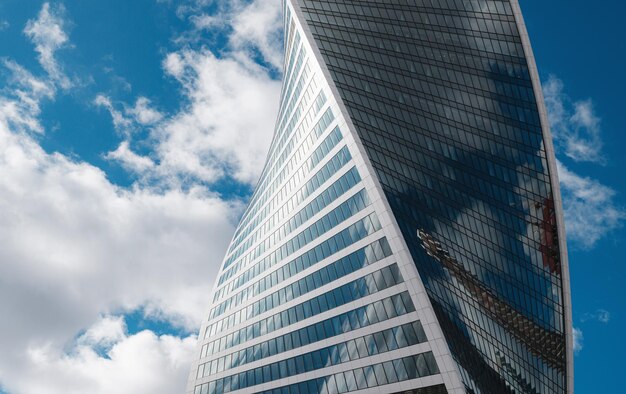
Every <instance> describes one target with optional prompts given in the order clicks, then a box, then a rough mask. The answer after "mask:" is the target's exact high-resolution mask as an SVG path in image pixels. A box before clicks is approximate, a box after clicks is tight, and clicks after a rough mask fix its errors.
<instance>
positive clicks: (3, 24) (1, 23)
mask: <svg viewBox="0 0 626 394" xmlns="http://www.w3.org/2000/svg"><path fill="white" fill-rule="evenodd" d="M9 26H11V24H10V23H9V21H5V20H0V31H3V30H6V29H8V28H9Z"/></svg>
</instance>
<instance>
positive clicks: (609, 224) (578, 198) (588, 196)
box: [557, 161, 626, 249]
mask: <svg viewBox="0 0 626 394" xmlns="http://www.w3.org/2000/svg"><path fill="white" fill-rule="evenodd" d="M557 167H558V172H559V180H560V183H561V192H562V197H563V208H564V210H565V225H566V227H567V237H568V239H569V240H570V241H574V242H576V243H577V244H579V245H581V246H582V247H583V248H586V249H589V248H591V247H593V246H594V245H595V243H596V242H597V241H598V240H599V239H601V238H602V237H603V236H605V235H607V234H608V233H610V232H611V231H613V230H615V229H617V228H619V227H621V226H622V224H623V222H624V220H625V219H626V211H625V210H624V208H623V207H620V206H618V205H617V204H616V203H615V201H614V197H615V191H614V190H613V189H611V188H610V187H608V186H605V185H603V184H601V183H600V182H598V181H597V180H595V179H592V178H589V177H583V176H580V175H578V174H576V173H574V172H572V171H570V170H569V169H568V168H567V167H565V165H563V164H562V163H560V162H558V161H557Z"/></svg>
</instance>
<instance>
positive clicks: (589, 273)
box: [0, 0, 626, 393]
mask: <svg viewBox="0 0 626 394" xmlns="http://www.w3.org/2000/svg"><path fill="white" fill-rule="evenodd" d="M611 3H612V4H611V6H604V7H589V6H588V3H583V2H582V1H581V0H574V1H568V2H565V1H560V0H559V1H556V0H553V1H550V2H537V1H530V0H522V1H521V5H522V9H523V11H524V13H525V18H526V23H527V26H528V30H529V33H530V35H531V40H532V44H533V47H534V51H535V55H536V58H537V62H538V66H539V71H540V75H541V78H542V80H543V82H544V90H545V94H546V101H547V103H548V108H549V110H550V117H551V121H552V122H553V133H554V135H555V140H556V141H555V142H556V145H557V149H558V154H557V156H558V159H559V161H560V163H561V179H562V188H563V195H564V202H565V204H566V210H567V212H566V214H567V218H566V219H567V222H568V223H567V225H568V231H569V252H570V267H571V278H572V289H573V301H574V326H575V327H576V330H577V332H578V333H579V335H578V340H579V341H578V344H577V351H576V356H575V361H576V389H577V390H578V391H579V392H618V391H619V388H621V387H622V384H621V381H620V376H621V370H620V366H621V365H623V363H622V362H621V354H623V353H624V352H625V351H626V346H625V345H624V343H623V341H621V340H620V339H621V336H620V335H619V334H621V332H620V331H621V330H622V329H623V327H625V324H624V323H625V322H624V319H625V317H624V315H623V310H625V308H624V307H625V305H624V299H625V297H624V290H623V285H622V283H624V282H625V280H626V266H625V265H624V264H622V262H623V261H624V258H625V256H626V252H624V249H625V246H626V245H624V240H625V239H626V237H625V235H626V230H624V227H623V222H624V220H626V209H625V208H624V207H625V206H626V177H624V176H623V174H622V173H623V170H624V169H626V158H625V157H624V155H623V154H622V150H623V148H624V147H626V136H625V135H624V133H623V130H622V129H623V124H622V123H623V122H622V115H623V114H622V112H623V110H624V100H623V98H622V92H623V91H625V90H626V77H625V76H624V73H623V70H625V69H626V56H625V54H626V51H625V49H626V48H625V46H626V43H624V41H623V37H626V31H624V30H625V29H626V28H625V27H624V26H623V24H621V22H620V21H619V20H618V18H619V17H620V15H623V13H624V11H626V5H624V4H623V3H622V2H618V1H612V2H611ZM607 5H608V4H607ZM278 8H279V2H277V1H275V0H254V1H249V0H246V1H244V0H240V1H220V0H214V1H204V0H187V1H174V0H172V1H168V0H137V1H126V0H111V1H106V2H102V1H79V0H65V1H63V2H50V3H44V2H42V1H34V0H3V1H2V2H0V81H1V82H0V174H1V176H0V212H1V213H0V223H1V224H2V225H1V226H0V261H2V264H0V314H2V316H11V317H12V318H11V319H3V321H1V322H0V349H3V351H2V353H1V354H0V392H2V390H4V391H5V392H9V393H44V392H45V393H74V392H76V393H82V392H92V393H118V392H119V393H126V392H151V393H172V392H178V391H180V390H181V387H183V386H184V384H185V381H186V375H187V373H188V365H189V361H190V359H191V354H192V352H193V347H194V341H195V340H194V337H193V335H194V332H195V330H196V329H197V326H198V323H199V321H200V319H201V318H202V316H203V315H204V313H205V310H204V308H205V307H206V302H207V299H208V292H209V290H210V287H211V285H212V282H213V279H214V277H215V273H216V270H217V268H218V265H219V263H220V262H221V259H222V255H223V253H224V251H225V248H226V246H227V243H228V241H229V239H230V235H231V234H232V232H233V230H234V226H235V225H236V221H237V218H238V216H239V215H240V214H241V212H242V209H243V208H244V207H245V203H246V200H247V198H248V197H249V195H250V193H251V190H252V189H253V187H254V183H255V180H256V177H257V176H258V175H259V172H260V169H261V167H262V165H263V161H264V155H265V150H266V149H267V147H268V145H269V142H270V139H271V133H272V128H273V122H274V117H275V113H276V109H277V101H278V93H279V90H280V66H281V61H282V58H281V56H282V48H281V39H280V38H281V31H280V28H281V20H280V14H279V10H278ZM583 10H584V11H583ZM598 360H602V361H598ZM129 365H132V368H129Z"/></svg>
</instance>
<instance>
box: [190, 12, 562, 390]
mask: <svg viewBox="0 0 626 394" xmlns="http://www.w3.org/2000/svg"><path fill="white" fill-rule="evenodd" d="M514 1H515V0H411V1H409V0H365V1H364V0H359V1H356V0H341V1H339V0H336V1H330V0H284V1H283V10H284V37H285V61H284V62H285V63H284V78H283V87H282V91H281V95H280V108H279V112H278V116H277V120H276V126H275V132H274V137H273V141H272V144H271V147H270V150H269V153H268V158H267V161H266V164H265V167H264V169H263V171H262V174H261V177H260V179H259V182H258V184H257V187H256V190H255V193H254V195H253V196H252V198H251V201H250V204H249V206H248V208H247V210H246V211H245V212H244V214H243V216H242V218H241V221H240V223H239V226H238V227H237V230H236V232H235V234H234V236H233V240H232V241H231V244H230V246H229V248H228V251H227V254H226V256H225V258H224V262H223V264H222V267H221V269H220V272H219V275H218V277H217V280H216V284H215V288H214V290H213V292H212V295H211V305H210V307H209V308H208V317H207V319H206V321H204V322H203V324H202V328H201V331H200V337H199V344H198V352H197V353H196V360H195V361H194V364H193V367H192V371H191V374H190V379H189V385H188V389H187V393H188V394H219V393H226V392H242V393H243V392H245V393H264V394H265V393H267V394H292V393H328V394H335V393H347V392H352V391H359V390H365V391H368V392H370V391H371V392H373V391H375V392H380V393H407V394H444V393H462V392H468V393H507V392H511V393H566V392H571V391H570V390H571V389H570V388H569V387H568V379H569V376H568V373H569V372H568V371H569V369H568V354H569V353H568V351H569V350H568V346H567V341H566V335H567V333H568V331H567V330H568V324H567V312H566V305H567V303H568V302H569V294H568V293H567V290H566V289H567V287H566V286H564V272H566V270H567V265H566V261H563V257H562V256H563V255H564V251H563V250H560V248H559V245H561V244H562V241H563V240H562V239H560V238H559V234H560V233H561V232H560V228H559V227H558V226H557V219H558V215H559V214H560V212H558V211H557V208H556V207H558V206H560V205H559V204H558V201H556V200H555V198H558V197H555V194H556V195H557V196H558V193H555V189H554V187H555V186H554V184H553V179H554V174H551V173H550V168H551V167H550V164H549V163H551V160H553V159H554V158H553V152H551V151H550V149H547V148H546V143H545V142H546V141H545V140H544V138H545V136H546V134H547V132H546V130H544V128H543V127H542V121H541V117H540V106H541V105H543V104H542V103H541V102H540V100H539V101H538V99H537V96H536V94H535V88H534V86H536V85H534V84H533V78H532V73H531V71H532V69H531V68H530V67H534V65H533V64H529V60H528V59H527V54H526V51H527V50H526V49H525V46H524V45H525V44H524V41H523V39H522V33H520V27H519V22H518V17H517V16H516V14H515V10H516V8H515V7H516V6H517V3H513V2H514ZM551 155H552V156H551ZM565 277H566V275H565Z"/></svg>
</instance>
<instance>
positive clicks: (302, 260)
mask: <svg viewBox="0 0 626 394" xmlns="http://www.w3.org/2000/svg"><path fill="white" fill-rule="evenodd" d="M380 228H381V227H380V222H379V221H378V217H377V216H376V214H375V213H372V214H370V215H369V216H367V217H365V218H363V219H361V220H359V221H358V222H356V223H354V224H352V225H350V226H348V227H347V228H345V229H343V230H341V231H340V232H339V233H338V234H335V235H333V236H332V237H330V238H329V239H327V240H326V241H324V242H322V243H321V244H319V245H317V246H315V247H313V248H312V249H310V250H309V251H307V252H305V253H303V254H302V255H300V256H298V257H296V258H295V259H293V260H291V261H290V262H289V263H287V264H285V265H283V267H288V268H287V269H289V270H290V271H291V275H295V273H297V272H301V271H302V270H304V269H306V268H308V267H310V266H312V265H314V264H317V263H319V262H320V261H322V260H324V259H325V258H327V257H330V256H331V255H333V254H334V253H336V252H338V251H340V250H343V249H344V248H347V247H348V246H350V245H352V244H354V243H356V242H357V241H359V240H361V239H363V238H365V237H367V236H368V235H370V234H373V233H375V232H376V231H378V230H380ZM267 270H269V267H268V268H266V269H263V271H262V272H266V271H267ZM276 275H278V273H277V274H276ZM231 283H233V282H231ZM231 283H229V284H228V286H230V285H231ZM258 283H259V286H260V288H259V292H263V291H265V290H267V286H268V285H271V282H266V280H262V281H259V282H258ZM228 286H226V287H228Z"/></svg>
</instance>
